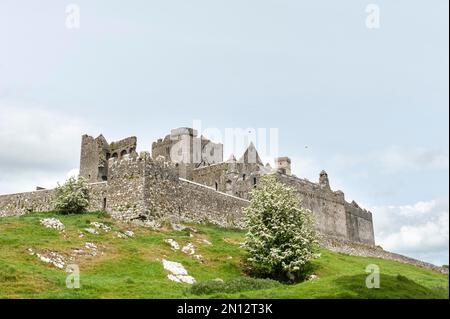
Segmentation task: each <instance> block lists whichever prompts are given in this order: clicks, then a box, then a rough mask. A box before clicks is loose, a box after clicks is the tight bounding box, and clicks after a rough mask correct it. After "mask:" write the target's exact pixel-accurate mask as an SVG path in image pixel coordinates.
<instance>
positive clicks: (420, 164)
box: [330, 146, 449, 176]
mask: <svg viewBox="0 0 450 319" xmlns="http://www.w3.org/2000/svg"><path fill="white" fill-rule="evenodd" d="M330 165H333V166H335V167H338V168H354V167H358V166H361V167H365V168H367V167H374V168H376V169H378V170H379V171H381V172H383V173H387V174H392V173H402V172H411V171H424V170H445V171H448V170H449V155H448V150H447V151H444V150H436V149H428V148H424V147H414V148H406V147H399V146H390V147H388V148H385V149H382V150H375V151H371V152H369V153H367V154H365V155H343V154H337V155H335V156H334V157H333V158H332V159H331V160H330ZM358 174H359V175H360V176H368V175H369V174H367V171H364V170H363V171H360V172H358Z"/></svg>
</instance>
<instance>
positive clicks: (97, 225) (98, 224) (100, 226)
mask: <svg viewBox="0 0 450 319" xmlns="http://www.w3.org/2000/svg"><path fill="white" fill-rule="evenodd" d="M91 225H92V226H94V227H95V228H98V229H102V230H104V231H105V232H109V231H110V230H111V227H109V226H107V225H105V224H103V223H99V222H91Z"/></svg>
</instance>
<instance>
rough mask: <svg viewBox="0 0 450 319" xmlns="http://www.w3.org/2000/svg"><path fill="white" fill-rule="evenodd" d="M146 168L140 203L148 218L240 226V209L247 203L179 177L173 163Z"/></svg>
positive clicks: (154, 163) (152, 165)
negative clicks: (142, 197)
mask: <svg viewBox="0 0 450 319" xmlns="http://www.w3.org/2000/svg"><path fill="white" fill-rule="evenodd" d="M146 165H147V166H146V174H145V175H146V176H145V190H144V200H145V206H146V210H147V212H148V214H149V215H150V216H152V217H154V218H164V219H170V220H174V221H184V222H209V223H213V224H217V225H220V226H223V227H237V228H239V227H242V226H243V224H242V221H243V219H242V208H243V207H245V206H246V205H248V201H246V200H244V199H241V198H238V197H235V196H230V195H228V194H225V193H222V192H218V191H216V190H215V189H214V188H211V187H208V186H205V185H201V184H198V183H194V182H192V181H189V180H185V179H182V178H179V176H178V170H177V168H176V166H174V164H173V163H167V162H162V161H159V162H158V161H148V162H147V164H146Z"/></svg>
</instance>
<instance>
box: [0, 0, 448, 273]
mask: <svg viewBox="0 0 450 319" xmlns="http://www.w3.org/2000/svg"><path fill="white" fill-rule="evenodd" d="M70 3H75V4H76V5H78V7H79V8H80V28H79V29H68V28H67V27H66V18H67V17H66V12H65V10H66V6H67V5H68V4H70ZM369 3H375V4H377V5H378V6H379V9H380V28H379V29H369V28H367V27H366V17H367V15H368V13H366V10H365V9H366V5H367V4H369ZM448 9H449V8H448V1H445V0H436V1H433V2H432V4H431V3H430V2H429V1H425V0H421V1H410V0H404V1H401V0H398V1H355V0H346V1H332V0H328V1H297V0H276V1H275V0H272V1H268V0H246V1H242V0H241V1H237V0H220V1H219V0H192V1H186V0H179V1H175V0H164V1H149V0H145V1H126V2H124V1H111V0H108V1H92V0H90V1H73V2H66V1H49V0H41V1H31V0H28V1H22V0H13V1H8V0H2V1H1V2H0V41H1V42H0V193H6V192H18V191H27V190H32V189H34V187H35V186H36V185H40V186H46V187H50V186H52V185H55V183H56V182H57V181H60V182H63V181H64V179H65V178H66V176H67V174H68V173H69V172H70V171H72V170H73V169H76V168H78V165H79V155H80V154H79V146H80V141H81V134H84V133H88V134H91V135H98V134H99V133H103V134H104V135H105V137H106V138H107V139H108V140H110V141H111V140H115V139H120V138H123V137H126V136H129V135H136V136H137V137H138V143H139V145H138V148H139V150H141V151H142V150H150V148H151V143H152V142H153V141H154V140H156V139H157V138H159V137H163V136H164V135H165V134H167V133H169V131H170V129H171V128H174V127H179V126H192V123H193V121H194V120H201V121H202V126H203V127H205V128H206V127H213V128H218V129H219V130H224V129H225V128H278V130H279V137H280V143H279V152H280V153H281V154H280V155H287V156H290V157H291V158H292V162H293V163H292V166H293V171H294V173H295V174H296V175H297V176H299V177H305V178H308V179H310V180H312V181H317V180H318V176H319V172H320V170H322V169H325V170H326V171H327V172H328V174H329V178H330V183H331V186H332V188H333V189H335V190H337V189H341V190H343V191H344V192H345V194H346V198H347V199H348V200H352V199H354V200H356V201H357V202H358V203H360V204H361V205H362V206H363V207H365V208H368V209H370V210H371V211H372V213H373V218H374V223H375V233H376V238H375V240H376V242H377V244H380V245H381V246H383V247H384V248H385V249H388V250H391V251H395V252H399V253H402V254H405V255H408V256H412V257H416V258H420V259H423V260H427V261H430V262H433V263H436V264H439V265H440V264H448V244H449V239H448V216H449V209H448V207H449V204H448V202H449V200H448V193H449V188H448V183H449V147H448V145H449V140H448V131H449V122H448V117H449V108H448V102H449V93H448V85H449V81H448V76H449V74H448V68H449V65H448V57H449V51H448V45H449V43H448V27H449V26H448V21H449V20H448ZM227 155H228V154H225V157H227ZM236 155H237V156H239V155H240V154H236Z"/></svg>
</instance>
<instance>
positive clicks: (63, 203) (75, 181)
mask: <svg viewBox="0 0 450 319" xmlns="http://www.w3.org/2000/svg"><path fill="white" fill-rule="evenodd" d="M88 206H89V188H88V184H87V181H86V180H85V179H84V178H82V177H78V178H76V177H70V178H69V179H68V180H67V181H66V182H65V183H64V185H62V186H61V185H59V184H58V187H57V188H56V196H55V202H54V207H55V210H56V211H58V212H60V213H61V214H80V213H83V212H85V211H86V209H87V208H88Z"/></svg>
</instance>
